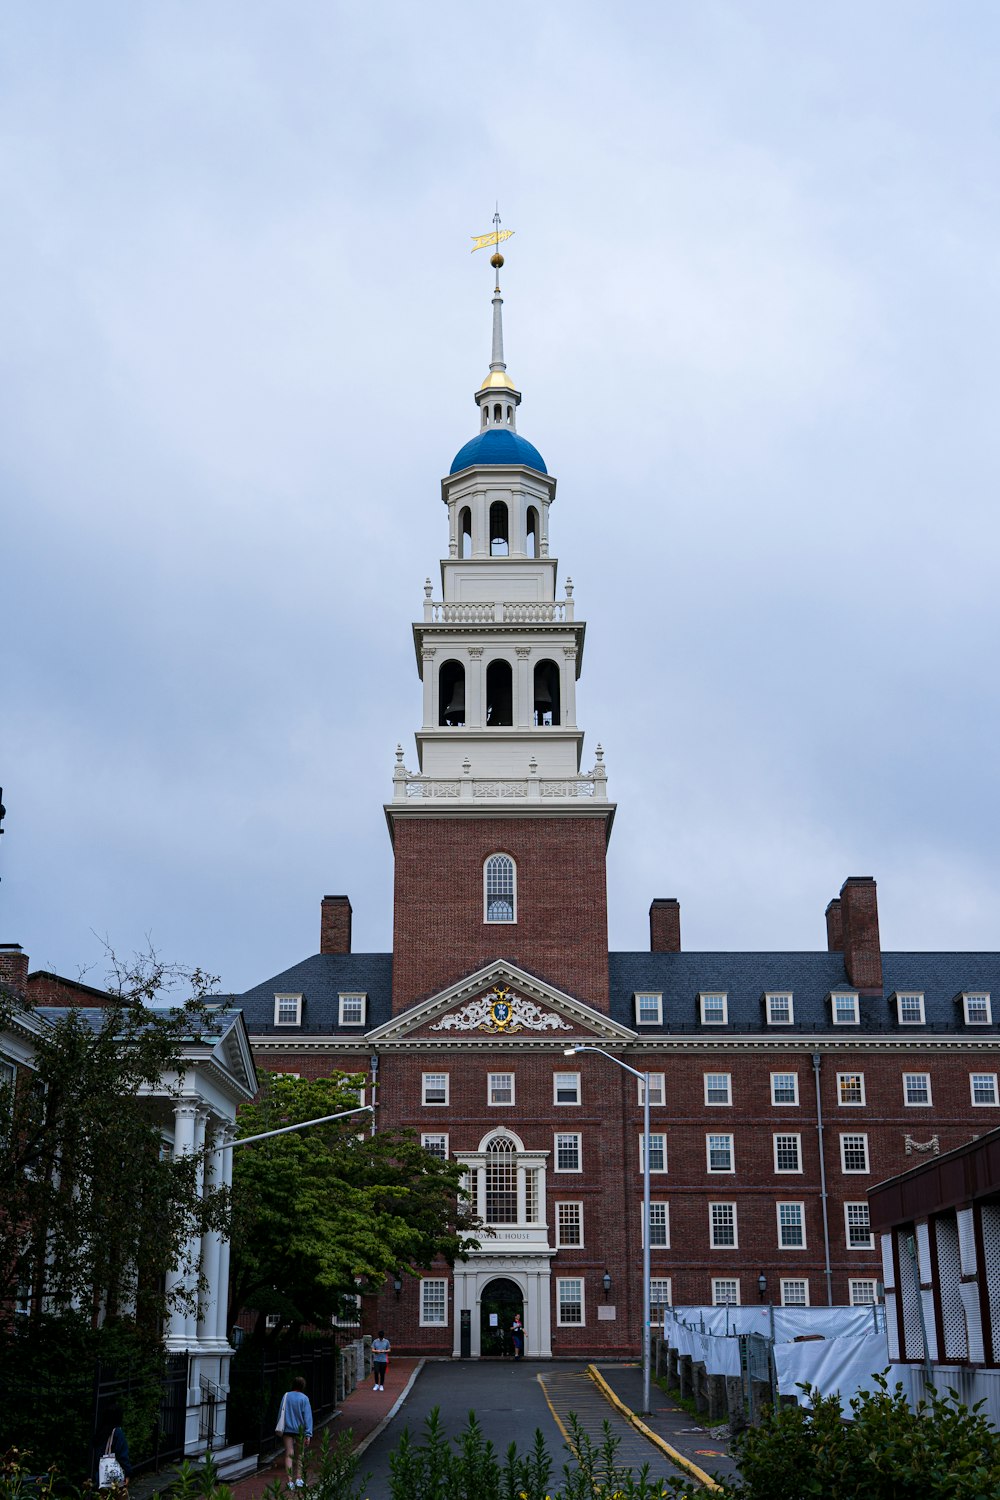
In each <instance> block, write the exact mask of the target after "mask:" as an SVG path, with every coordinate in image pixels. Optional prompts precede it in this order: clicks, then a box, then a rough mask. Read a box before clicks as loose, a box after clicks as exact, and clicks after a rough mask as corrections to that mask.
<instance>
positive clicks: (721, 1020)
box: [701, 994, 729, 1026]
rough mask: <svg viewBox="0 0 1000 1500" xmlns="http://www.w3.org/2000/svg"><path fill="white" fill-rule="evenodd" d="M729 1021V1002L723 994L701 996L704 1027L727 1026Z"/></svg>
mask: <svg viewBox="0 0 1000 1500" xmlns="http://www.w3.org/2000/svg"><path fill="white" fill-rule="evenodd" d="M728 1019H729V1000H728V997H727V996H726V995H723V994H703V995H702V996H701V1024H702V1025H703V1026H725V1024H726V1022H727V1020H728Z"/></svg>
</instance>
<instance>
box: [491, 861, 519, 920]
mask: <svg viewBox="0 0 1000 1500" xmlns="http://www.w3.org/2000/svg"><path fill="white" fill-rule="evenodd" d="M516 886H517V872H516V870H515V867H514V861H513V860H512V859H511V857H510V855H509V854H491V855H490V857H489V859H488V860H487V861H486V864H485V865H484V867H483V889H484V904H485V920H486V921H487V922H514V921H516V920H517V917H516V912H517V893H516Z"/></svg>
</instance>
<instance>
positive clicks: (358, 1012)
mask: <svg viewBox="0 0 1000 1500" xmlns="http://www.w3.org/2000/svg"><path fill="white" fill-rule="evenodd" d="M338 999H339V1001H340V1024H341V1026H363V1025H364V1024H365V1011H366V1010H367V1008H368V996H367V995H360V994H358V995H340V996H338Z"/></svg>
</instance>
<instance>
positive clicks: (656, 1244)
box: [642, 1198, 670, 1250]
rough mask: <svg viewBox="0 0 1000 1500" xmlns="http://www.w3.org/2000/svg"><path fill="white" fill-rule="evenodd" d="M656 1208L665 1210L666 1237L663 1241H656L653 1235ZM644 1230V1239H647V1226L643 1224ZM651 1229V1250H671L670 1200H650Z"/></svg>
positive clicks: (664, 1229) (664, 1228)
mask: <svg viewBox="0 0 1000 1500" xmlns="http://www.w3.org/2000/svg"><path fill="white" fill-rule="evenodd" d="M654 1208H662V1209H663V1232H664V1235H665V1236H666V1237H665V1239H663V1240H654V1239H653V1233H652V1231H653V1209H654ZM642 1229H643V1237H644V1238H645V1232H646V1226H645V1224H643V1226H642ZM649 1229H650V1234H649V1248H650V1250H669V1249H670V1203H669V1201H668V1199H666V1198H651V1199H650V1200H649Z"/></svg>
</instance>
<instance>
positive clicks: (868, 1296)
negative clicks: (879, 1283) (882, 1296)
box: [851, 1276, 876, 1307]
mask: <svg viewBox="0 0 1000 1500" xmlns="http://www.w3.org/2000/svg"><path fill="white" fill-rule="evenodd" d="M875 1299H876V1287H875V1281H874V1279H872V1280H869V1279H868V1277H867V1276H864V1277H859V1278H857V1279H854V1278H852V1280H851V1306H852V1307H874V1306H875Z"/></svg>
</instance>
